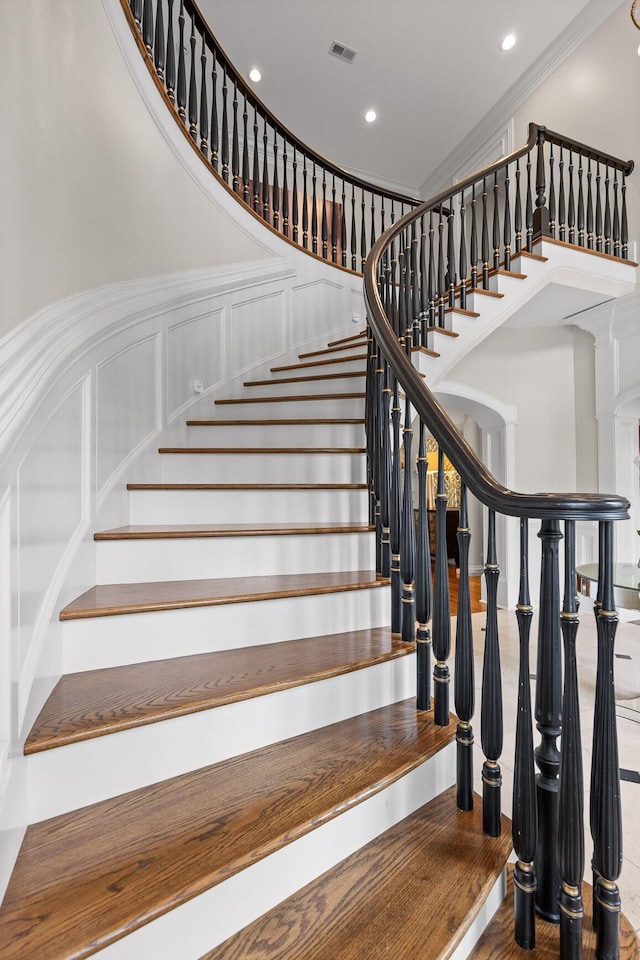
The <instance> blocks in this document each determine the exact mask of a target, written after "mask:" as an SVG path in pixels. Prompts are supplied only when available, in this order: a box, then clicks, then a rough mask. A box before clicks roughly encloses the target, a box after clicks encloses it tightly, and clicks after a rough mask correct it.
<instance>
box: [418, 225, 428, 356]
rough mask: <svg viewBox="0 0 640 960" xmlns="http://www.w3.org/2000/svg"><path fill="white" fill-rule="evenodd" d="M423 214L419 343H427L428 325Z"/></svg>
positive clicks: (425, 237) (425, 238)
mask: <svg viewBox="0 0 640 960" xmlns="http://www.w3.org/2000/svg"><path fill="white" fill-rule="evenodd" d="M425 231H426V227H425V219H424V214H423V215H422V216H421V217H420V261H419V262H420V276H419V288H420V296H419V300H420V344H421V346H423V347H426V345H427V327H428V325H429V282H428V278H427V234H426V232H425Z"/></svg>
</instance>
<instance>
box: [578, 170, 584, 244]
mask: <svg viewBox="0 0 640 960" xmlns="http://www.w3.org/2000/svg"><path fill="white" fill-rule="evenodd" d="M582 179H583V167H582V154H579V157H578V246H579V247H584V187H583V184H582Z"/></svg>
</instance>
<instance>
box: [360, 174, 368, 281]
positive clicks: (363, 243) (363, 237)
mask: <svg viewBox="0 0 640 960" xmlns="http://www.w3.org/2000/svg"><path fill="white" fill-rule="evenodd" d="M366 259H367V228H366V224H365V202H364V190H363V191H362V200H361V201H360V269H361V270H364V262H365V260H366Z"/></svg>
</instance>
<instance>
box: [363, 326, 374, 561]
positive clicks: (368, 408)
mask: <svg viewBox="0 0 640 960" xmlns="http://www.w3.org/2000/svg"><path fill="white" fill-rule="evenodd" d="M368 319H369V318H368V317H367V376H366V392H365V400H364V430H365V435H366V439H367V493H368V498H367V499H368V501H369V526H373V525H374V523H375V519H376V518H375V489H374V487H375V483H374V475H375V471H374V458H375V453H376V451H375V444H376V436H375V432H374V429H373V426H374V425H373V390H374V380H375V368H376V358H375V340H374V338H373V334H372V332H371V326H370V325H369V322H368ZM376 552H377V548H376Z"/></svg>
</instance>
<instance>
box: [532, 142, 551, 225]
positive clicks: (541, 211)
mask: <svg viewBox="0 0 640 960" xmlns="http://www.w3.org/2000/svg"><path fill="white" fill-rule="evenodd" d="M544 139H545V138H544V130H543V129H542V128H540V129H539V130H538V139H537V143H536V149H537V154H536V208H535V210H534V212H533V238H534V240H537V239H538V238H539V237H549V236H551V231H550V229H549V208H548V207H547V206H546V205H545V203H546V198H545V195H544V194H545V190H546V186H545V171H544Z"/></svg>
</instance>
